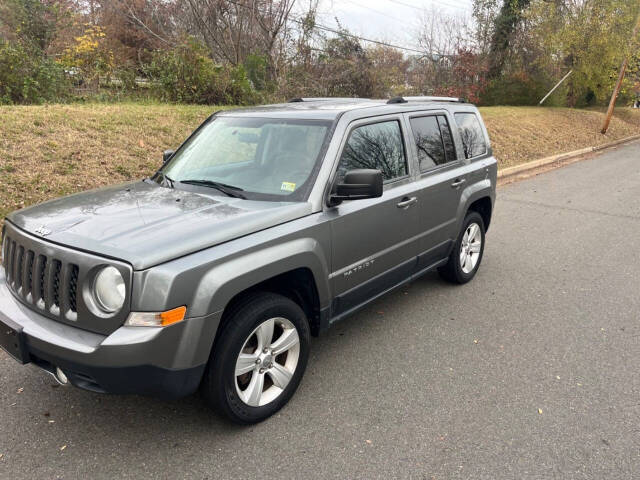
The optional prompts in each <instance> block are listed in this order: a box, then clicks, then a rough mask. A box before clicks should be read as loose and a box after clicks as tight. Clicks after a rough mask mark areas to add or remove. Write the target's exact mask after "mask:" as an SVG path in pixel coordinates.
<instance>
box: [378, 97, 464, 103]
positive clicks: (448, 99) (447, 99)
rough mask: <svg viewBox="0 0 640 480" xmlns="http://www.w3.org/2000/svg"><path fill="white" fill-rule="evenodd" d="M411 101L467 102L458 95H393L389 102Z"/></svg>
mask: <svg viewBox="0 0 640 480" xmlns="http://www.w3.org/2000/svg"><path fill="white" fill-rule="evenodd" d="M409 102H452V103H466V100H464V99H463V98H457V97H393V98H392V99H390V100H389V101H388V102H387V103H388V104H394V103H409Z"/></svg>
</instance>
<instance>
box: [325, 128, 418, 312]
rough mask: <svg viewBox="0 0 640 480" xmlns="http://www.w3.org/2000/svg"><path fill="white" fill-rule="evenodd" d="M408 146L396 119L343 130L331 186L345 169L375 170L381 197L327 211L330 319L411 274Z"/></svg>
mask: <svg viewBox="0 0 640 480" xmlns="http://www.w3.org/2000/svg"><path fill="white" fill-rule="evenodd" d="M409 142H410V137H409V136H408V135H407V132H406V129H404V128H403V119H402V116H401V115H391V116H384V117H377V118H375V119H365V120H361V121H358V122H354V123H353V124H351V126H350V128H349V130H348V133H347V135H346V138H345V141H344V143H343V147H342V150H341V154H340V160H339V162H338V165H337V171H336V180H335V182H339V181H340V179H341V178H342V177H343V176H344V174H345V173H346V172H347V171H348V170H354V169H360V168H372V169H379V170H381V171H382V174H383V178H384V192H383V195H382V197H381V198H373V199H367V200H352V201H345V202H343V203H342V204H341V205H339V206H338V207H335V208H331V209H329V210H328V211H327V214H328V215H330V216H332V217H333V218H332V220H331V236H332V272H333V273H332V274H331V284H332V288H333V292H334V296H335V303H334V305H333V315H334V316H338V315H341V314H344V313H348V312H349V311H350V310H352V309H354V308H355V307H357V306H358V305H360V304H362V303H364V302H366V301H367V300H369V299H371V298H373V297H375V296H376V295H378V294H381V293H382V292H384V291H386V290H388V289H389V288H391V287H393V286H395V285H397V284H398V283H400V282H401V281H403V280H405V279H406V278H408V277H409V276H410V275H411V274H412V273H413V272H415V269H416V265H417V255H418V252H419V249H420V238H419V232H420V226H419V224H418V192H417V191H416V184H415V182H414V181H413V178H412V174H413V172H412V169H411V164H410V162H409V161H408V160H409V157H408V144H409Z"/></svg>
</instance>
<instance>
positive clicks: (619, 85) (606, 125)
mask: <svg viewBox="0 0 640 480" xmlns="http://www.w3.org/2000/svg"><path fill="white" fill-rule="evenodd" d="M638 30H640V15H639V16H638V20H637V22H636V26H635V27H634V29H633V34H632V35H631V41H632V42H633V41H634V40H635V39H636V35H638ZM627 66H629V57H628V56H625V57H624V61H623V62H622V66H621V67H620V74H619V75H618V81H617V83H616V87H615V88H614V89H613V94H612V95H611V101H610V102H609V109H608V110H607V116H606V117H605V119H604V123H603V124H602V130H601V131H600V133H602V134H603V135H605V134H606V133H607V130H609V124H610V123H611V117H613V110H614V108H615V106H616V100H618V94H619V93H620V89H621V88H622V82H623V81H624V75H625V73H626V72H627Z"/></svg>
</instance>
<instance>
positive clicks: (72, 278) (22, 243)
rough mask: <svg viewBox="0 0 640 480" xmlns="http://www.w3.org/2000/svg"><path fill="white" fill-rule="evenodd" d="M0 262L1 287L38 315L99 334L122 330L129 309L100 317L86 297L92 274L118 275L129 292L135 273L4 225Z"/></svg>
mask: <svg viewBox="0 0 640 480" xmlns="http://www.w3.org/2000/svg"><path fill="white" fill-rule="evenodd" d="M3 233H4V234H3V244H4V246H3V247H2V248H3V250H2V252H1V253H2V263H3V266H4V270H5V285H3V286H2V288H8V289H9V290H10V291H11V293H13V296H14V297H15V298H16V300H18V301H20V302H21V303H22V304H24V306H25V307H27V308H30V309H31V310H35V311H36V312H38V313H39V314H40V315H43V316H45V317H48V318H50V319H53V320H56V321H58V322H61V323H67V324H70V325H73V326H75V327H78V328H82V329H84V330H88V331H91V332H94V333H98V334H101V335H110V334H112V333H113V332H114V331H115V330H116V329H118V328H120V327H121V326H122V324H123V323H124V322H125V320H126V319H127V316H128V315H129V308H130V304H129V303H128V302H125V305H124V307H123V308H122V309H121V310H120V311H118V312H116V313H115V314H113V315H105V314H103V313H102V312H100V311H99V310H98V309H97V307H96V306H95V305H94V303H93V299H92V296H91V295H85V293H87V292H89V290H90V288H87V285H89V286H90V285H91V284H92V283H93V281H94V278H95V275H96V273H97V272H99V271H100V270H101V269H102V268H104V267H106V266H113V267H115V268H117V269H118V271H119V272H120V273H121V274H122V277H123V278H124V281H125V289H126V291H130V289H131V284H132V281H133V270H132V268H131V266H130V265H127V264H125V263H123V262H121V261H117V260H113V259H106V258H103V257H99V256H97V255H92V254H90V253H87V252H83V251H80V250H76V249H73V248H69V247H66V246H64V245H58V244H56V243H54V242H52V241H49V239H44V238H40V237H37V236H35V235H31V234H29V233H27V232H25V231H23V230H21V229H20V228H18V227H16V226H15V225H13V224H12V223H11V222H10V221H9V222H6V223H5V231H4V232H3Z"/></svg>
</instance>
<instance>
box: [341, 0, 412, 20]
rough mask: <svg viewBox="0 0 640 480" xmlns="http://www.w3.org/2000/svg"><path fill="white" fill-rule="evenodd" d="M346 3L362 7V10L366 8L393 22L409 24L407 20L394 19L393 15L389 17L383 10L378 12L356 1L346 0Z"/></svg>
mask: <svg viewBox="0 0 640 480" xmlns="http://www.w3.org/2000/svg"><path fill="white" fill-rule="evenodd" d="M345 1H346V2H348V3H351V4H352V5H356V6H358V7H360V8H364V9H367V10H370V11H372V12H373V13H377V14H378V15H382V16H383V17H385V18H387V19H391V20H395V21H396V22H400V23H402V24H403V25H406V24H407V21H406V20H401V19H399V18H398V17H394V16H392V15H389V14H387V13H385V12H383V11H381V10H376V9H375V8H371V7H367V6H366V5H362V4H361V3H358V2H355V1H354V0H345Z"/></svg>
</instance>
